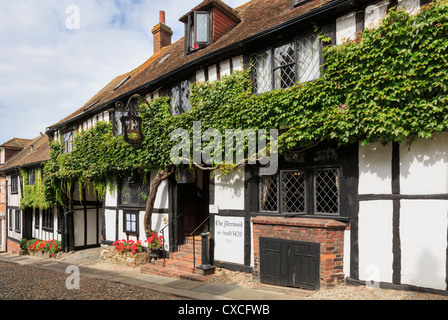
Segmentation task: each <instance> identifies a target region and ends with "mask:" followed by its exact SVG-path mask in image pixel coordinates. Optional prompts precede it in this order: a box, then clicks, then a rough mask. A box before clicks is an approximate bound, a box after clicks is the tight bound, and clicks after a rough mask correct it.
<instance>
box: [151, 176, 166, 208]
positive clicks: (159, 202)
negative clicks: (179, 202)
mask: <svg viewBox="0 0 448 320" xmlns="http://www.w3.org/2000/svg"><path fill="white" fill-rule="evenodd" d="M156 175H157V171H152V172H151V183H152V181H153V180H154V178H155V177H156ZM154 208H156V209H168V208H169V191H168V180H164V181H162V183H161V184H160V186H159V189H158V190H157V195H156V199H155V201H154Z"/></svg>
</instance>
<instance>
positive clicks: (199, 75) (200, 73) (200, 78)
mask: <svg viewBox="0 0 448 320" xmlns="http://www.w3.org/2000/svg"><path fill="white" fill-rule="evenodd" d="M196 81H202V82H205V72H204V69H201V70H198V71H196Z"/></svg>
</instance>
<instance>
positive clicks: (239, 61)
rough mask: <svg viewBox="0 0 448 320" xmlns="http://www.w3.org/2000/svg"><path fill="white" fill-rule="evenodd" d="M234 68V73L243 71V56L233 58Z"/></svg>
mask: <svg viewBox="0 0 448 320" xmlns="http://www.w3.org/2000/svg"><path fill="white" fill-rule="evenodd" d="M232 66H233V70H234V71H243V56H236V57H233V58H232Z"/></svg>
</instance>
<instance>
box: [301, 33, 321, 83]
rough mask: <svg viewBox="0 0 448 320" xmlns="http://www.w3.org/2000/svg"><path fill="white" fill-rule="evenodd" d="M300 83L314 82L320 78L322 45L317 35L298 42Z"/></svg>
mask: <svg viewBox="0 0 448 320" xmlns="http://www.w3.org/2000/svg"><path fill="white" fill-rule="evenodd" d="M297 75H298V79H297V81H298V82H307V81H312V80H315V79H317V78H319V76H320V45H319V39H318V37H317V35H315V34H311V35H309V36H306V37H302V38H300V39H298V40H297Z"/></svg>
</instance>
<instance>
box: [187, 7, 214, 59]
mask: <svg viewBox="0 0 448 320" xmlns="http://www.w3.org/2000/svg"><path fill="white" fill-rule="evenodd" d="M187 28H188V30H187V36H188V40H187V43H188V44H189V47H188V52H192V51H195V50H197V49H200V48H202V47H205V46H207V45H209V44H210V38H211V37H210V29H211V25H210V16H209V13H208V12H207V11H196V12H194V14H192V15H190V16H188V23H187Z"/></svg>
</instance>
